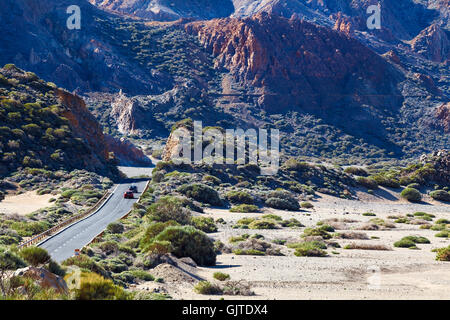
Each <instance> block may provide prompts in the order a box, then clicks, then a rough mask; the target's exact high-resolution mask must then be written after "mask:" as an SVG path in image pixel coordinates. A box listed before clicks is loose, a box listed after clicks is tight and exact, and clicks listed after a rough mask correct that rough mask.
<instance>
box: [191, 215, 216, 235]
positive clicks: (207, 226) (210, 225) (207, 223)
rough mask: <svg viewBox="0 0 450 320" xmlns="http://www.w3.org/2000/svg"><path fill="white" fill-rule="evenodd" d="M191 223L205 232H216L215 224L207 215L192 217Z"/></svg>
mask: <svg viewBox="0 0 450 320" xmlns="http://www.w3.org/2000/svg"><path fill="white" fill-rule="evenodd" d="M191 224H192V225H193V226H194V227H195V228H197V229H198V230H201V231H203V232H206V233H211V232H217V226H216V224H215V223H214V219H213V218H209V217H193V218H192V219H191Z"/></svg>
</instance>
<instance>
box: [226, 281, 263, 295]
mask: <svg viewBox="0 0 450 320" xmlns="http://www.w3.org/2000/svg"><path fill="white" fill-rule="evenodd" d="M222 291H223V294H226V295H229V296H253V295H254V294H255V293H254V292H253V291H252V290H251V288H250V285H249V284H248V283H245V282H243V281H227V282H226V283H225V284H224V286H223V289H222Z"/></svg>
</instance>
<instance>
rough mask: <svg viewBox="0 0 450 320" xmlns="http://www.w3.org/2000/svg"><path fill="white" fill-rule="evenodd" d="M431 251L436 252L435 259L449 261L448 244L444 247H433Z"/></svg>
mask: <svg viewBox="0 0 450 320" xmlns="http://www.w3.org/2000/svg"><path fill="white" fill-rule="evenodd" d="M433 252H436V260H438V261H450V246H448V247H446V248H438V249H434V250H433Z"/></svg>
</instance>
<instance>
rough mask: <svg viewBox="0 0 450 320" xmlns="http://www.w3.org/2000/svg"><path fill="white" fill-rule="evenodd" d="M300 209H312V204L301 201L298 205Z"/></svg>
mask: <svg viewBox="0 0 450 320" xmlns="http://www.w3.org/2000/svg"><path fill="white" fill-rule="evenodd" d="M300 207H302V208H304V209H311V208H314V206H313V204H312V203H311V202H308V201H303V202H301V203H300Z"/></svg>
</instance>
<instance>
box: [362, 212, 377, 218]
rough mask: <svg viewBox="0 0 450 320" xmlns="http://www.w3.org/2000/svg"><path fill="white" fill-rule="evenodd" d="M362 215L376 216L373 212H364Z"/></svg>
mask: <svg viewBox="0 0 450 320" xmlns="http://www.w3.org/2000/svg"><path fill="white" fill-rule="evenodd" d="M362 215H363V216H365V217H375V216H376V214H375V213H373V212H364V213H363V214H362Z"/></svg>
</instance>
